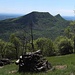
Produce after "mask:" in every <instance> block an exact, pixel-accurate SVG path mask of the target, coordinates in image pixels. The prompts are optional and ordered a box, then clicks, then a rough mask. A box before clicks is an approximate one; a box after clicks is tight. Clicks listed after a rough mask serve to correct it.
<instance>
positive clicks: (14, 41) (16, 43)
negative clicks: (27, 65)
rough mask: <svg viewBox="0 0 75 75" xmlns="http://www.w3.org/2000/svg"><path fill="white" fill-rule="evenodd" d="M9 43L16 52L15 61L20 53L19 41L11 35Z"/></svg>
mask: <svg viewBox="0 0 75 75" xmlns="http://www.w3.org/2000/svg"><path fill="white" fill-rule="evenodd" d="M10 42H11V43H13V45H14V48H15V52H16V59H17V58H18V56H19V53H20V48H21V41H20V39H19V38H18V37H16V36H15V34H11V36H10Z"/></svg>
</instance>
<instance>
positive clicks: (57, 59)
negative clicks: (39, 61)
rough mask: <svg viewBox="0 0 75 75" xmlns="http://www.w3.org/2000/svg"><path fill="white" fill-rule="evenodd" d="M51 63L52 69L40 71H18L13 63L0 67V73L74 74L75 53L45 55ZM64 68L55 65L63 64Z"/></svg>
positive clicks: (12, 74) (26, 74)
mask: <svg viewBox="0 0 75 75" xmlns="http://www.w3.org/2000/svg"><path fill="white" fill-rule="evenodd" d="M47 60H48V61H49V62H50V63H51V64H52V66H53V67H55V68H53V70H50V71H48V72H41V73H19V72H18V66H17V65H15V64H10V65H6V66H4V67H3V68H0V75H75V54H71V55H65V56H54V57H47ZM64 65H66V68H64V69H61V68H59V69H58V68H56V66H64Z"/></svg>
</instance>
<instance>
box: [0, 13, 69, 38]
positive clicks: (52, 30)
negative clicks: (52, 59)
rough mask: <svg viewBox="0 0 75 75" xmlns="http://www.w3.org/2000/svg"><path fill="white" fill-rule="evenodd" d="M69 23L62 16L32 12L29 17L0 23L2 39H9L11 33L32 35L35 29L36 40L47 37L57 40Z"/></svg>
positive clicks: (25, 16)
mask: <svg viewBox="0 0 75 75" xmlns="http://www.w3.org/2000/svg"><path fill="white" fill-rule="evenodd" d="M67 25H68V21H66V20H64V19H63V18H62V17H61V16H59V15H58V16H52V15H51V14H50V13H48V12H31V13H29V14H27V15H24V16H21V17H18V18H14V19H6V20H2V21H0V38H4V39H5V38H8V37H9V35H10V34H11V33H14V32H16V33H17V34H18V35H21V34H22V33H23V31H26V32H27V33H28V34H30V30H31V26H32V28H33V34H34V38H35V39H36V38H38V37H47V38H52V39H55V38H56V37H57V36H59V35H62V34H63V31H64V28H65V27H67Z"/></svg>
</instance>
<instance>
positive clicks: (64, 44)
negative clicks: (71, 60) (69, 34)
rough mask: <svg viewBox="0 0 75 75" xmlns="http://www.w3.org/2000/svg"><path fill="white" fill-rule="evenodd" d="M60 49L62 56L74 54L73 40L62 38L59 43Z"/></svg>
mask: <svg viewBox="0 0 75 75" xmlns="http://www.w3.org/2000/svg"><path fill="white" fill-rule="evenodd" d="M58 49H59V52H60V54H71V53H73V46H72V42H71V40H70V39H68V38H62V39H61V40H60V41H59V44H58Z"/></svg>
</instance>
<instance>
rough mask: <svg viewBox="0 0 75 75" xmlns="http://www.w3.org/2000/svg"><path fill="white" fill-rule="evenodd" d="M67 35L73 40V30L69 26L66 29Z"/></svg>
mask: <svg viewBox="0 0 75 75" xmlns="http://www.w3.org/2000/svg"><path fill="white" fill-rule="evenodd" d="M64 32H65V34H66V37H68V38H71V37H72V35H71V28H70V27H69V26H68V27H67V28H65V31H64Z"/></svg>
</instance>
